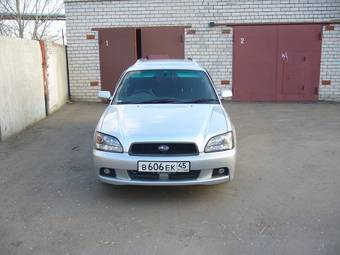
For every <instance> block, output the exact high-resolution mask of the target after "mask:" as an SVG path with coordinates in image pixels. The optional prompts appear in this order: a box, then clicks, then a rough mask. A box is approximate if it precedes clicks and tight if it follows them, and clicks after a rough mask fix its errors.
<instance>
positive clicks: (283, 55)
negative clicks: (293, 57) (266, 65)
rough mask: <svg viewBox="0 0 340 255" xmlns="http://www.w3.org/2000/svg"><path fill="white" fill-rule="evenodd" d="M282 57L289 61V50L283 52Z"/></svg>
mask: <svg viewBox="0 0 340 255" xmlns="http://www.w3.org/2000/svg"><path fill="white" fill-rule="evenodd" d="M281 58H282V60H283V61H284V60H285V61H288V52H287V51H285V52H282V53H281Z"/></svg>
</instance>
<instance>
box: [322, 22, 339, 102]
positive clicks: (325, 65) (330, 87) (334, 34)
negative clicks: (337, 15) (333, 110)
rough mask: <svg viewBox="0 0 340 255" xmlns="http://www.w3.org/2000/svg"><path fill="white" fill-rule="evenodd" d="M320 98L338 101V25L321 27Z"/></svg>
mask: <svg viewBox="0 0 340 255" xmlns="http://www.w3.org/2000/svg"><path fill="white" fill-rule="evenodd" d="M320 69H321V70H320V99H321V100H332V101H340V25H328V26H324V28H323V42H322V55H321V68H320Z"/></svg>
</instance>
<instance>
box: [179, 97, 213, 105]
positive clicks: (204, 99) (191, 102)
mask: <svg viewBox="0 0 340 255" xmlns="http://www.w3.org/2000/svg"><path fill="white" fill-rule="evenodd" d="M217 102H218V100H217V99H214V98H200V99H195V100H188V101H182V103H185V104H199V103H217Z"/></svg>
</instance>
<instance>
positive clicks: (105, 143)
mask: <svg viewBox="0 0 340 255" xmlns="http://www.w3.org/2000/svg"><path fill="white" fill-rule="evenodd" d="M95 144H96V149H97V150H101V151H109V152H120V153H122V152H123V146H122V145H121V144H120V142H119V140H118V139H117V138H116V137H113V136H110V135H105V134H102V133H99V132H96V135H95Z"/></svg>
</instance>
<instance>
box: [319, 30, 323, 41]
mask: <svg viewBox="0 0 340 255" xmlns="http://www.w3.org/2000/svg"><path fill="white" fill-rule="evenodd" d="M322 37H323V32H322V31H321V32H319V40H320V41H321V40H322Z"/></svg>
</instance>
